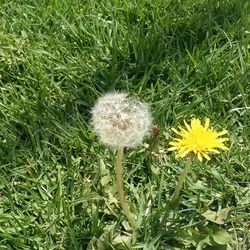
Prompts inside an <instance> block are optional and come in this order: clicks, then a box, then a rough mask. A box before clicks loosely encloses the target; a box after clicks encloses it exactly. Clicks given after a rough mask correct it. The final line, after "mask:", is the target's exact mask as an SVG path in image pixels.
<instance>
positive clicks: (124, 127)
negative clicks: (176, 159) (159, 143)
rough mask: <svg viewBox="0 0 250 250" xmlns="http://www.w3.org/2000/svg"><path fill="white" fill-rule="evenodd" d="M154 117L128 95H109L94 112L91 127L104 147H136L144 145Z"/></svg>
mask: <svg viewBox="0 0 250 250" xmlns="http://www.w3.org/2000/svg"><path fill="white" fill-rule="evenodd" d="M151 120H152V119H151V115H150V112H149V108H148V106H147V105H146V104H145V103H142V102H140V101H138V100H137V99H135V98H132V97H128V95H127V94H125V93H118V92H112V93H108V94H106V95H104V96H102V97H100V98H99V99H98V100H97V103H96V105H95V106H94V108H93V109H92V124H93V127H94V131H95V132H96V133H97V134H98V135H99V137H100V140H101V142H102V143H103V144H106V145H109V146H112V147H118V148H121V147H135V146H137V145H140V144H142V141H143V139H144V137H145V136H146V135H147V134H148V133H149V131H150V128H151Z"/></svg>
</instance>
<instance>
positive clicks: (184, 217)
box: [0, 0, 250, 250]
mask: <svg viewBox="0 0 250 250" xmlns="http://www.w3.org/2000/svg"><path fill="white" fill-rule="evenodd" d="M248 14H249V6H248V5H247V0H220V1H215V0H211V1H210V0H209V1H208V0H185V1H184V0H183V1H175V0H167V1H163V0H156V1H149V0H141V1H139V0H127V1H121V0H117V1H115V0H103V1H97V0H86V1H80V0H75V1H69V0H62V1H58V0H41V1H32V0H17V1H13V0H2V1H1V3H0V104H1V109H0V145H1V146H0V162H1V164H0V249H1V250H2V249H3V250H4V249H6V250H9V249H18V250H24V249H25V250H26V249H51V250H52V249H69V250H71V249H88V250H90V249H131V246H128V245H127V246H126V243H120V244H118V243H117V241H118V240H119V239H120V240H121V239H126V235H127V233H129V230H128V229H127V222H126V218H125V216H124V214H123V213H122V211H121V209H120V208H119V205H118V204H117V200H116V198H115V197H116V192H115V187H114V169H113V165H114V157H115V154H114V152H113V151H112V150H109V149H107V148H105V147H104V146H102V145H100V144H99V143H98V138H97V137H96V136H95V135H94V134H93V131H92V129H91V126H90V125H89V119H90V109H91V107H92V106H93V104H94V103H95V100H96V99H97V98H98V96H100V95H101V94H102V93H106V92H107V91H111V90H113V89H116V90H123V91H127V92H129V93H130V94H131V95H136V96H139V97H140V99H142V100H144V101H145V102H148V103H149V104H150V106H151V109H152V113H153V116H154V122H155V124H158V125H159V127H160V128H161V131H160V138H159V145H160V146H161V147H162V148H165V149H166V148H167V147H168V141H169V139H170V136H172V133H171V131H170V128H171V127H172V126H176V125H177V124H179V123H181V122H182V120H183V119H184V118H185V119H187V120H189V119H190V117H194V116H196V117H200V118H204V117H209V118H210V119H211V121H212V124H213V126H214V127H215V128H216V129H218V130H221V129H223V128H225V129H227V130H228V131H229V137H230V143H228V146H229V147H230V150H229V152H226V153H223V154H221V155H219V156H217V157H216V158H213V160H211V161H210V162H203V163H202V164H198V165H197V166H194V167H193V169H192V171H191V172H190V174H189V176H188V178H187V181H186V183H185V185H184V188H183V189H182V191H181V195H182V199H181V201H180V204H179V207H178V210H174V211H172V212H171V213H170V214H166V207H167V205H168V202H169V200H170V198H171V195H172V193H173V191H174V187H175V185H176V183H177V180H178V176H179V174H180V171H181V169H182V168H183V166H184V164H185V160H176V159H175V158H174V156H173V155H172V154H169V153H164V154H162V155H159V156H156V157H152V156H151V152H149V151H148V150H146V149H145V148H143V147H139V148H137V149H136V150H127V151H126V166H125V172H124V175H125V180H126V193H127V198H128V200H129V201H130V203H131V207H132V208H131V210H132V211H133V212H134V213H135V214H137V215H138V220H139V222H140V223H141V227H140V230H139V234H138V239H137V242H136V243H135V244H134V246H133V247H134V248H133V249H146V250H147V249H148V250H153V249H166V250H168V249H169V250H177V249H190V250H191V249H197V250H199V249H206V250H209V249H211V250H212V249H213V250H215V249H218V250H224V249H232V250H248V249H250V236H249V230H250V216H249V213H250V171H249V167H250V158H249V152H250V151H249V150H250V137H249V135H250V123H249V121H250V87H249V79H250V59H249V58H250V55H249V54H250V53H249V52H250V51H249V42H250V37H249V32H250V30H249V15H248ZM223 208H231V210H230V212H229V215H228V216H227V219H226V221H225V223H224V224H222V225H218V224H216V223H214V222H211V221H208V220H206V218H204V216H202V213H204V212H205V211H207V210H208V209H210V210H213V211H220V210H221V209H223ZM145 211H147V213H145ZM217 232H219V233H221V234H224V235H225V234H226V232H228V233H229V235H230V240H229V241H228V243H227V244H226V243H225V244H224V245H223V244H218V240H217V243H216V240H215V241H214V239H216V238H214V235H217V234H216V233H217ZM122 237H123V238H122ZM202 242H204V244H203V245H202ZM206 242H209V243H206ZM209 244H213V246H210V247H209ZM226 245H227V246H226Z"/></svg>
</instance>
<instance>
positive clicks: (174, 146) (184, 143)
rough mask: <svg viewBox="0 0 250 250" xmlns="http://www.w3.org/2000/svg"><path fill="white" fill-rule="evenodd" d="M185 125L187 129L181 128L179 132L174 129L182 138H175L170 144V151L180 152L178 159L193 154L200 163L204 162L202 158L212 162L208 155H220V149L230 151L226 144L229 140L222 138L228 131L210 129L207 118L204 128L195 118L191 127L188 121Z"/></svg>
mask: <svg viewBox="0 0 250 250" xmlns="http://www.w3.org/2000/svg"><path fill="white" fill-rule="evenodd" d="M184 124H185V127H186V128H183V127H180V126H179V131H178V130H176V129H175V128H172V130H173V131H174V132H175V133H176V134H178V135H179V136H181V138H174V141H171V142H170V143H169V144H170V145H171V147H170V148H169V149H168V150H169V151H174V150H177V151H178V153H177V155H176V158H178V157H185V156H187V155H190V154H193V155H195V156H196V157H197V158H198V159H199V160H200V161H202V157H204V158H206V159H207V160H210V157H209V156H208V153H217V154H218V153H219V151H218V149H224V150H228V147H226V146H225V145H224V142H225V141H228V140H229V139H228V138H225V137H223V138H221V137H220V136H222V135H225V134H227V130H223V131H221V132H216V131H215V130H213V128H212V127H211V128H210V121H209V119H208V118H206V120H205V124H204V126H203V125H202V124H201V121H200V120H199V119H197V118H193V119H192V120H191V124H190V125H189V124H187V123H186V121H184Z"/></svg>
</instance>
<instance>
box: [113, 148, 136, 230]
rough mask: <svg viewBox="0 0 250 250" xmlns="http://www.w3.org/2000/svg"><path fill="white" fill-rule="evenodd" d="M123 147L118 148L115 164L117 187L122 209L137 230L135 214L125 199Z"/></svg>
mask: <svg viewBox="0 0 250 250" xmlns="http://www.w3.org/2000/svg"><path fill="white" fill-rule="evenodd" d="M123 156H124V153H123V147H121V148H118V151H117V157H116V163H115V173H116V185H117V190H118V195H119V200H120V203H121V207H122V209H123V211H124V213H125V215H126V216H127V219H128V222H129V224H130V226H131V227H132V229H135V226H136V223H135V220H134V216H133V214H132V213H131V212H130V209H129V205H128V202H127V200H126V197H125V193H124V189H123V176H122V163H123Z"/></svg>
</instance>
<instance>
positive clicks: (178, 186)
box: [171, 157, 192, 203]
mask: <svg viewBox="0 0 250 250" xmlns="http://www.w3.org/2000/svg"><path fill="white" fill-rule="evenodd" d="M191 165H192V160H191V157H190V159H189V160H188V161H187V164H186V166H185V168H184V169H183V170H182V172H181V175H180V178H179V181H178V184H177V186H176V188H175V191H174V193H173V196H172V199H171V203H174V202H175V201H176V200H177V199H178V197H179V194H180V190H181V187H182V184H183V182H184V180H185V178H186V176H187V173H188V171H189V169H190V167H191Z"/></svg>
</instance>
